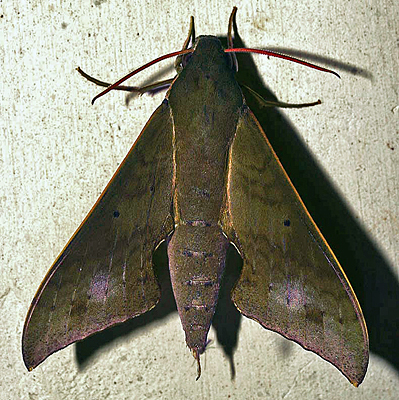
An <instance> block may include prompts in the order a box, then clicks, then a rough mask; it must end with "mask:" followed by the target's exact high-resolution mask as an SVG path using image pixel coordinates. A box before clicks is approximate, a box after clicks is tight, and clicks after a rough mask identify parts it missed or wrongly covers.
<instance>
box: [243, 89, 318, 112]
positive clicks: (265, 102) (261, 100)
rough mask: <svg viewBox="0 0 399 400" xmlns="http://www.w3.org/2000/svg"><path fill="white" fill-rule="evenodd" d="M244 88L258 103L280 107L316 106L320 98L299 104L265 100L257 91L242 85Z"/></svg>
mask: <svg viewBox="0 0 399 400" xmlns="http://www.w3.org/2000/svg"><path fill="white" fill-rule="evenodd" d="M242 86H243V87H244V88H245V89H247V90H248V91H250V92H251V94H253V95H254V96H255V97H256V98H257V100H258V101H259V103H260V104H261V105H263V106H265V107H281V108H304V107H312V106H317V105H319V104H321V100H317V101H315V102H313V103H301V104H291V103H284V102H282V101H270V100H265V99H264V98H263V97H262V96H261V95H260V94H259V93H257V92H255V90H252V89H251V88H250V87H248V86H246V85H242Z"/></svg>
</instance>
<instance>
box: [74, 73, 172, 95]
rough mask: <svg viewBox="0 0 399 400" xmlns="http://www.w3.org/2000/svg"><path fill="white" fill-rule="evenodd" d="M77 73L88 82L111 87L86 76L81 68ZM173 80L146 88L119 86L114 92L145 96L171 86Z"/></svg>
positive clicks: (109, 84) (152, 84)
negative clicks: (147, 93) (120, 91)
mask: <svg viewBox="0 0 399 400" xmlns="http://www.w3.org/2000/svg"><path fill="white" fill-rule="evenodd" d="M76 71H78V72H79V74H80V75H82V76H83V77H84V78H86V79H87V80H88V81H90V82H93V83H95V84H96V85H98V86H104V87H108V86H111V83H108V82H103V81H100V80H99V79H97V78H94V77H92V76H90V75H88V74H86V72H84V71H83V70H82V69H81V68H80V67H78V68H76ZM173 80H174V78H170V79H165V80H164V81H159V82H155V83H151V85H146V86H142V87H138V86H117V87H115V88H114V90H123V91H125V92H137V93H140V94H143V93H146V92H151V91H156V90H157V89H160V88H162V87H164V86H169V85H170V84H171V83H172V82H173Z"/></svg>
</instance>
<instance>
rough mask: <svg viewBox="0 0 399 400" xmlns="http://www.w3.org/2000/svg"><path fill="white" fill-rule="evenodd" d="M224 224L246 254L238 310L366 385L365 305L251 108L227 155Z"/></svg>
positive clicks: (245, 112) (237, 292) (236, 291)
mask: <svg viewBox="0 0 399 400" xmlns="http://www.w3.org/2000/svg"><path fill="white" fill-rule="evenodd" d="M222 225H223V227H224V229H225V232H226V234H227V235H228V237H229V238H230V240H231V241H232V242H233V243H234V244H235V245H236V246H237V248H238V249H239V251H240V253H241V256H242V258H243V270H242V274H241V277H240V279H239V280H238V282H237V284H236V287H235V288H234V290H233V292H232V299H233V301H234V303H235V304H236V306H237V308H238V309H239V310H240V311H241V312H242V313H243V314H244V315H246V316H248V317H249V318H252V319H254V320H256V321H258V322H259V323H260V324H262V325H263V326H264V327H265V328H267V329H271V330H273V331H276V332H278V333H280V334H282V335H283V336H285V337H286V338H288V339H292V340H294V341H295V342H297V343H299V344H300V345H301V346H302V347H304V348H305V349H307V350H311V351H313V352H315V353H316V354H318V355H320V356H321V357H323V358H324V359H326V360H327V361H329V362H331V363H332V364H333V365H335V366H336V367H337V368H338V369H339V370H340V371H341V372H342V373H343V374H344V375H345V376H346V377H347V378H348V379H349V380H350V381H351V382H352V383H353V384H354V385H358V384H360V383H361V381H362V380H363V378H364V375H365V373H366V369H367V364H368V357H369V356H368V351H369V350H368V335H367V328H366V324H365V321H364V317H363V314H362V311H361V309H360V306H359V303H358V301H357V299H356V296H355V294H354V292H353V290H352V288H351V286H350V283H349V282H348V280H347V278H346V276H345V273H344V272H343V270H342V268H341V266H340V265H339V262H338V261H337V259H336V257H335V256H334V254H333V253H332V251H331V249H330V247H329V246H328V244H327V242H326V241H325V239H324V238H323V236H322V234H321V233H320V231H319V229H318V228H317V226H316V225H315V223H314V222H313V220H312V218H311V216H310V215H309V213H308V211H307V210H306V208H305V206H304V204H303V203H302V200H301V199H300V197H299V195H298V193H297V192H296V190H295V188H294V187H293V185H292V183H291V181H290V180H289V178H288V176H287V174H286V172H285V171H284V169H283V167H282V165H281V163H280V161H279V160H278V158H277V156H276V154H275V153H274V151H273V149H272V147H271V145H270V143H269V141H268V140H267V138H266V136H265V134H264V132H263V130H262V128H261V127H260V125H259V123H258V122H257V120H256V119H255V117H254V116H253V114H252V112H251V111H250V110H249V109H248V108H245V109H244V110H243V114H242V116H241V118H240V120H239V123H238V126H237V131H236V135H235V137H234V140H233V143H232V146H231V150H230V154H229V159H228V176H227V194H226V211H225V215H224V220H223V222H222Z"/></svg>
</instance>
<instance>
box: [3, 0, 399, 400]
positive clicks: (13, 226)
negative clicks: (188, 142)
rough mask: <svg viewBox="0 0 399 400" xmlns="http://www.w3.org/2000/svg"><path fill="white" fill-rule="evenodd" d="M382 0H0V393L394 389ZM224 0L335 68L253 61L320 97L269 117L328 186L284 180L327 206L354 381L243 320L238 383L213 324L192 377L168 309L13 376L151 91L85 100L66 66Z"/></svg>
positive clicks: (393, 222) (150, 106)
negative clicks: (350, 324) (349, 308)
mask: <svg viewBox="0 0 399 400" xmlns="http://www.w3.org/2000/svg"><path fill="white" fill-rule="evenodd" d="M395 3H396V2H394V1H393V0H392V1H389V0H381V1H378V0H372V1H369V2H367V3H364V2H347V1H343V0H337V1H334V2H325V1H321V0H320V1H317V0H308V1H303V2H300V4H299V2H296V1H286V2H283V3H281V2H275V1H258V2H257V1H250V0H248V1H241V2H240V1H237V2H232V3H231V2H229V4H228V5H227V4H226V3H225V4H224V5H223V6H221V5H220V2H218V1H214V0H208V1H206V2H205V1H196V2H194V3H193V4H192V5H191V6H189V5H187V3H186V2H183V1H177V0H175V1H171V2H168V3H167V4H168V6H167V8H166V7H165V6H164V5H163V2H161V1H155V2H154V1H153V2H144V1H136V2H133V1H131V2H128V1H91V2H88V1H80V0H72V1H70V2H55V1H48V0H43V1H31V2H21V1H15V0H9V1H7V2H2V3H1V4H0V7H1V8H2V10H1V14H2V17H1V19H0V24H1V28H2V29H1V30H2V32H3V34H2V35H1V37H0V41H1V47H0V48H1V56H2V57H1V62H2V67H1V69H0V75H1V77H0V82H1V108H0V113H1V121H0V124H1V130H0V134H1V142H0V143H1V159H0V162H1V166H0V173H1V179H0V185H1V189H0V193H1V195H0V199H1V203H0V204H1V205H0V226H1V232H2V235H1V249H2V258H1V267H0V274H1V279H0V307H1V309H0V318H1V321H2V322H1V326H0V336H1V338H2V340H1V342H0V346H1V355H2V363H1V365H0V399H63V398H68V399H93V398H96V399H102V398H110V399H124V398H126V399H128V398H129V399H130V398H134V399H145V398H151V397H152V398H165V399H166V398H175V399H179V398H211V399H220V398H227V397H229V398H232V399H246V398H247V399H253V398H272V399H280V398H281V399H283V398H284V399H298V398H328V399H332V398H352V399H376V398H381V399H394V398H397V388H398V385H399V376H398V366H399V351H398V332H399V328H398V326H399V322H398V312H397V310H398V302H399V300H398V299H399V289H398V276H399V271H398V269H399V265H398V264H399V263H398V262H399V260H398V254H399V244H398V243H399V236H398V235H399V195H398V192H399V187H398V177H399V157H398V154H399V132H398V124H399V98H398V76H399V56H398V54H399V53H398V37H399V32H398V30H399V28H398V21H399V6H398V5H397V3H396V4H395ZM233 5H236V6H237V7H238V15H237V23H238V27H239V32H240V34H241V36H242V38H243V39H244V41H245V44H246V45H247V46H251V47H265V46H270V47H278V48H287V49H291V50H301V51H303V52H304V53H312V54H314V55H320V56H325V57H327V58H329V59H330V66H331V67H334V68H335V69H336V70H337V71H338V72H339V73H340V74H341V76H342V79H341V81H339V80H338V79H336V78H334V77H333V76H328V75H326V74H322V73H318V72H316V71H311V70H307V69H305V68H303V67H300V66H296V65H292V64H289V63H286V62H283V61H278V60H268V59H267V58H266V57H254V59H255V62H256V64H257V68H258V70H259V74H261V75H262V76H263V77H264V81H265V82H266V83H267V86H268V87H269V88H270V90H272V91H273V92H274V93H275V94H276V95H277V96H278V98H279V99H280V100H282V101H290V102H303V101H313V100H316V99H317V98H321V99H322V101H323V104H322V105H321V106H318V107H314V108H309V109H304V110H290V111H284V112H282V114H284V115H285V116H286V118H288V120H289V121H290V123H291V125H292V130H293V131H294V132H295V134H296V135H298V137H299V138H302V140H303V141H304V143H306V145H307V146H308V150H305V152H306V151H309V152H310V153H311V154H312V155H313V157H314V159H315V161H316V166H317V168H318V170H319V171H320V174H321V175H322V176H324V179H325V180H326V182H327V183H326V184H323V185H321V188H319V186H317V182H316V186H314V185H315V182H314V180H318V179H319V177H320V174H316V173H315V174H314V176H313V174H312V173H307V174H306V176H303V177H302V179H301V177H300V176H299V178H300V185H301V186H303V187H305V188H306V187H308V188H309V185H310V188H311V189H308V190H310V192H312V188H313V187H316V188H317V189H316V190H315V191H316V192H318V193H317V194H319V193H320V198H321V199H322V201H323V202H325V203H324V204H323V207H324V206H325V209H326V211H325V213H327V214H328V215H327V216H324V217H325V220H327V222H325V221H324V222H323V210H322V211H321V212H320V209H319V211H318V214H319V220H321V222H320V221H319V220H318V219H317V217H316V222H318V223H319V225H324V227H323V226H321V228H322V230H323V232H325V230H326V231H327V232H325V233H326V236H327V238H328V239H330V238H331V239H332V241H331V240H330V244H331V245H332V247H333V249H334V250H335V252H336V253H337V255H338V257H339V258H340V259H341V263H342V264H343V267H344V269H345V270H347V271H348V270H349V271H348V275H352V276H355V277H356V276H357V277H361V279H355V281H356V285H355V284H354V286H355V289H356V290H358V291H360V293H361V296H360V295H359V298H360V301H361V304H362V307H363V309H364V310H365V313H366V316H368V321H367V322H368V325H369V330H370V339H371V351H372V352H371V359H370V366H369V370H368V373H367V375H366V378H365V381H364V383H363V384H362V385H361V386H360V387H359V388H358V389H356V388H354V387H352V386H351V385H350V384H349V383H348V382H347V381H346V379H345V378H344V377H343V376H342V375H341V374H340V373H339V372H338V371H337V370H336V369H335V368H334V367H332V366H331V365H329V364H328V363H326V362H324V361H323V360H321V359H320V358H319V357H317V356H316V355H313V354H311V353H309V352H306V351H304V350H302V349H301V348H300V347H299V346H297V345H295V344H293V343H290V342H288V341H286V340H284V339H283V338H281V337H279V336H278V335H276V334H274V333H271V332H267V331H266V330H264V329H263V328H261V327H260V326H259V325H258V324H257V323H255V322H252V321H249V320H247V319H245V318H243V319H242V322H241V327H240V331H239V342H238V346H237V349H236V351H235V353H234V361H235V368H236V378H235V380H234V381H232V380H231V376H230V367H229V363H228V360H227V359H226V358H225V357H224V356H223V351H222V349H221V347H220V345H219V344H218V342H217V341H216V339H215V334H214V332H213V331H211V333H210V339H212V340H213V341H212V343H211V344H210V345H209V349H208V350H207V352H206V354H205V355H204V356H203V376H202V377H201V379H200V380H199V381H198V382H195V374H196V370H195V365H194V360H193V358H192V356H191V355H190V353H189V351H188V350H187V348H186V346H185V343H184V335H183V331H182V329H181V326H180V322H179V319H178V316H177V314H176V313H171V314H169V315H168V316H166V317H165V318H163V319H158V320H156V321H153V322H151V321H149V322H147V323H145V324H143V326H141V327H139V328H137V329H135V330H133V331H132V332H130V333H129V334H127V335H121V336H119V337H118V338H117V339H116V340H113V341H108V342H107V344H105V345H103V346H100V347H99V348H98V350H97V351H96V352H95V353H94V354H93V355H92V357H90V358H89V359H88V361H87V362H86V363H85V364H84V365H83V366H82V365H79V364H78V362H77V361H76V356H75V349H76V346H75V345H73V346H70V347H69V348H67V349H65V350H63V351H61V352H58V353H57V354H54V355H53V356H51V357H50V358H49V359H48V360H46V361H45V362H44V363H43V364H42V365H40V366H39V367H38V368H37V369H36V370H35V371H33V372H31V373H28V372H27V371H26V370H25V367H24V365H23V362H22V357H21V349H20V340H21V333H22V327H23V321H24V318H25V315H26V312H27V309H28V306H29V304H30V301H31V299H32V297H33V295H34V293H35V290H36V289H37V287H38V285H39V283H40V281H41V279H42V278H43V277H44V275H45V273H46V271H47V269H48V268H49V266H50V265H51V263H52V262H53V260H54V259H55V257H56V256H57V255H58V253H59V252H60V251H61V249H62V248H63V246H64V245H65V244H66V242H67V241H68V239H69V237H70V236H71V235H72V234H73V232H74V230H75V229H76V227H77V226H78V225H79V223H80V222H81V220H82V219H83V218H84V216H85V215H86V213H87V212H88V211H89V209H90V208H91V206H92V204H93V203H94V202H95V200H96V199H97V197H98V195H99V194H100V192H101V190H102V188H103V187H104V186H105V185H106V183H107V182H108V180H109V178H110V177H111V176H112V173H113V171H114V170H115V169H116V167H117V165H118V163H119V162H120V161H121V160H122V158H123V157H124V155H125V154H126V153H127V151H128V149H129V148H130V146H131V145H132V144H133V142H134V140H135V138H136V137H137V135H138V134H139V133H140V130H141V128H142V127H143V126H144V124H145V122H146V120H147V119H148V118H149V116H150V115H151V112H152V111H153V110H154V109H155V107H156V106H157V105H158V104H159V103H160V102H161V101H162V99H163V94H159V95H157V96H155V97H154V98H151V97H149V96H143V97H141V98H138V99H134V100H133V101H132V102H131V103H130V106H129V107H126V106H125V105H124V95H121V94H118V93H112V94H110V95H108V96H107V97H105V98H103V99H101V100H100V101H98V102H97V103H96V105H95V106H94V107H92V106H91V105H90V99H91V98H92V97H93V96H94V95H95V94H96V93H98V89H97V88H96V87H95V86H94V85H92V84H90V83H87V82H85V81H84V80H83V79H82V78H81V77H80V76H79V75H78V74H77V73H76V72H75V70H74V69H75V68H76V67H77V66H81V67H82V68H84V69H85V70H86V71H87V72H90V73H91V74H93V75H95V76H98V77H100V78H102V79H108V80H110V81H114V80H115V79H116V78H119V77H120V76H123V75H124V74H125V73H127V72H128V71H130V70H132V69H134V68H135V67H137V66H140V65H142V64H144V63H145V62H147V61H149V60H151V59H153V58H155V57H157V56H159V55H161V54H164V53H167V52H171V51H174V50H177V49H179V48H180V47H181V45H182V42H183V40H184V38H185V36H186V32H187V29H188V21H189V16H190V15H191V14H193V15H194V16H195V17H196V28H197V34H219V35H223V34H225V32H226V29H227V20H228V16H229V14H230V12H231V9H232V6H233ZM331 61H333V62H335V65H333V64H331ZM165 65H167V63H164V64H162V65H161V66H156V67H154V68H153V69H151V70H150V71H146V72H144V73H143V74H142V75H141V77H138V78H137V80H136V81H135V82H138V83H140V82H143V81H145V80H146V79H147V78H148V77H150V76H153V75H152V74H154V73H156V71H159V70H161V69H162V70H165V69H166V67H165ZM351 67H356V68H351ZM167 72H168V74H167V75H168V76H170V75H171V74H172V71H171V70H168V71H167ZM158 78H159V77H158ZM306 145H305V149H306ZM295 156H296V154H294V155H291V158H292V159H293V160H294V161H293V165H294V166H295V162H297V163H298V165H301V160H296V161H295ZM299 156H300V155H299ZM287 158H288V160H289V159H290V157H289V156H287ZM323 172H324V175H323ZM294 174H295V171H294ZM312 179H313V180H312ZM296 180H298V177H297V178H296ZM330 193H333V195H332V196H330ZM310 198H311V199H312V196H311V195H310ZM316 200H317V196H316ZM315 210H316V214H317V207H316V208H315ZM328 221H329V223H328ZM348 253H349V254H348ZM345 260H347V261H351V263H350V265H345V262H344V261H345ZM349 272H350V273H349ZM395 392H396V394H395Z"/></svg>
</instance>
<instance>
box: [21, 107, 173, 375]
mask: <svg viewBox="0 0 399 400" xmlns="http://www.w3.org/2000/svg"><path fill="white" fill-rule="evenodd" d="M172 133H173V128H172V123H171V118H170V110H169V106H168V104H167V102H166V101H164V103H163V104H162V105H161V106H160V107H159V108H158V109H157V110H156V111H155V112H154V113H153V115H152V117H151V118H150V120H149V121H148V122H147V125H146V126H145V127H144V129H143V131H142V132H141V134H140V136H139V138H138V139H137V141H136V142H135V144H134V145H133V147H132V148H131V150H130V152H129V153H128V155H127V156H126V157H125V159H124V161H123V163H122V164H121V165H120V167H119V169H118V170H117V171H116V173H115V175H114V176H113V178H112V180H111V181H110V183H109V184H108V186H107V187H106V188H105V190H104V191H103V193H102V194H101V196H100V198H99V199H98V201H97V202H96V204H95V205H94V207H93V208H92V210H91V211H90V213H89V214H88V216H87V217H86V219H85V220H84V221H83V222H82V224H81V225H80V227H79V228H78V230H77V231H76V232H75V234H74V236H73V237H72V238H71V240H70V241H69V243H68V244H67V246H66V247H65V249H64V250H63V251H62V253H61V254H60V256H59V257H58V259H57V260H56V261H55V263H54V264H53V266H52V267H51V269H50V271H49V272H48V274H47V276H46V277H45V279H44V280H43V282H42V283H41V285H40V287H39V289H38V291H37V293H36V295H35V297H34V299H33V301H32V304H31V307H30V310H29V312H28V315H27V317H26V321H25V326H24V331H23V338H22V346H23V357H24V361H25V364H26V366H27V368H28V369H32V368H34V367H36V366H37V365H38V364H39V363H41V362H42V361H43V360H44V359H45V358H47V357H48V356H49V355H50V354H52V353H53V352H55V351H57V350H60V349H62V348H64V347H65V346H67V345H68V344H70V343H73V342H75V341H77V340H81V339H83V338H85V337H87V336H89V335H91V334H93V333H95V332H98V331H100V330H102V329H105V328H107V327H109V326H111V325H114V324H116V323H119V322H123V321H125V320H127V319H129V318H132V317H134V316H137V315H139V314H142V313H144V312H145V311H147V310H149V309H151V308H152V307H154V306H155V304H156V303H157V302H158V300H159V297H160V290H159V285H158V283H157V281H156V278H155V276H154V272H153V268H152V252H153V250H154V249H155V247H156V246H157V245H158V243H159V242H160V241H161V240H163V239H164V238H166V236H167V234H168V233H169V232H170V231H171V230H172V229H173V220H172V218H171V216H170V210H171V204H172V195H171V193H172V171H173V164H172V163H173V160H172Z"/></svg>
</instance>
